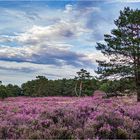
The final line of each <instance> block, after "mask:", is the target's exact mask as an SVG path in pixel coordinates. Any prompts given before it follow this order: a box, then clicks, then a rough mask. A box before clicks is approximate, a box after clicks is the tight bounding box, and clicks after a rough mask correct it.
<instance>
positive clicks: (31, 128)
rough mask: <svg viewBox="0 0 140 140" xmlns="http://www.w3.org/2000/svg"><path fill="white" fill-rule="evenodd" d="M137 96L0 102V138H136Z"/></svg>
mask: <svg viewBox="0 0 140 140" xmlns="http://www.w3.org/2000/svg"><path fill="white" fill-rule="evenodd" d="M139 113H140V104H139V102H136V97H134V96H133V97H131V98H130V97H118V98H116V97H113V98H109V99H106V98H105V99H103V98H102V97H101V96H98V94H96V96H93V97H43V98H41V97H38V98H25V97H17V98H7V99H5V100H4V101H0V116H1V117H0V122H1V125H0V139H120V138H121V139H139V138H140V123H139V122H140V116H139Z"/></svg>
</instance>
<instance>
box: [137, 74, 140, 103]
mask: <svg viewBox="0 0 140 140" xmlns="http://www.w3.org/2000/svg"><path fill="white" fill-rule="evenodd" d="M136 86H137V101H138V102H140V72H139V73H138V77H137V83H136Z"/></svg>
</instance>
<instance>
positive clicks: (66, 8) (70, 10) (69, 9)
mask: <svg viewBox="0 0 140 140" xmlns="http://www.w3.org/2000/svg"><path fill="white" fill-rule="evenodd" d="M72 11H73V6H72V5H71V4H67V5H66V6H65V10H64V13H71V12H72Z"/></svg>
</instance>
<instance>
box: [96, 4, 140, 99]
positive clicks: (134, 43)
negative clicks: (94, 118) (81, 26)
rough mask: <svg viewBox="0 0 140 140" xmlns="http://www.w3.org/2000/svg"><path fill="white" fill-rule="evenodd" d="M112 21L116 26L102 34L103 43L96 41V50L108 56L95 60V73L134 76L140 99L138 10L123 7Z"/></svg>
mask: <svg viewBox="0 0 140 140" xmlns="http://www.w3.org/2000/svg"><path fill="white" fill-rule="evenodd" d="M114 23H115V25H116V28H115V29H113V30H111V34H110V35H109V34H105V35H104V41H105V43H104V44H101V43H97V46H96V48H97V50H100V51H101V52H102V53H103V54H104V55H105V56H108V60H106V61H99V60H97V62H98V65H99V67H98V70H97V73H99V74H100V75H101V77H102V78H107V77H112V76H115V77H120V78H121V77H132V78H134V80H135V84H136V90H137V100H138V101H140V10H139V9H136V10H133V9H130V8H129V7H127V8H124V10H123V11H120V16H119V18H118V19H117V20H115V21H114Z"/></svg>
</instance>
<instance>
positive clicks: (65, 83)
mask: <svg viewBox="0 0 140 140" xmlns="http://www.w3.org/2000/svg"><path fill="white" fill-rule="evenodd" d="M126 89H127V90H129V91H134V90H135V84H134V82H133V79H126V78H125V79H120V80H113V81H111V80H101V79H98V78H96V77H93V76H91V75H90V73H89V72H87V71H86V70H84V69H81V70H80V71H79V72H77V76H75V78H73V79H66V78H63V79H57V80H49V79H47V78H46V77H45V76H37V77H36V79H34V80H31V81H27V82H26V83H23V84H22V85H21V87H19V86H18V85H12V84H8V85H3V84H2V83H1V85H0V97H1V98H6V97H17V96H30V97H44V96H92V95H93V93H94V91H95V90H102V91H104V92H106V93H107V95H108V96H116V95H119V94H118V93H117V92H120V93H124V91H125V90H126Z"/></svg>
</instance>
